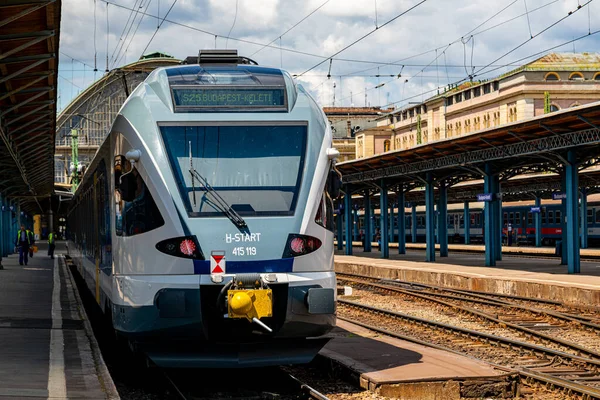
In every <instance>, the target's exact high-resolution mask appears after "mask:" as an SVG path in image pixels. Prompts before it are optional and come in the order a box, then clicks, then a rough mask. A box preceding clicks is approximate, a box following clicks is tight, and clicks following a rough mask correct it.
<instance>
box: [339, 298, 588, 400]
mask: <svg viewBox="0 0 600 400" xmlns="http://www.w3.org/2000/svg"><path fill="white" fill-rule="evenodd" d="M338 303H340V304H342V305H344V306H347V307H350V308H354V309H358V310H360V311H362V312H367V313H371V314H376V315H377V314H378V315H383V316H384V317H387V318H391V319H396V320H403V321H405V322H408V323H409V324H415V325H418V326H424V327H427V328H428V329H433V330H435V331H436V333H442V334H445V335H446V336H447V335H454V336H459V337H462V338H468V339H470V340H478V341H481V342H483V343H486V344H490V343H494V344H496V345H498V348H502V347H508V348H509V349H513V350H514V349H515V348H519V349H521V350H526V351H527V352H530V353H532V354H536V355H538V356H542V357H544V358H545V357H551V362H550V363H549V364H547V365H542V366H537V367H538V368H540V367H544V366H551V365H553V364H555V363H556V362H557V361H558V364H560V363H561V362H568V363H569V364H571V365H573V366H577V367H580V368H585V370H586V371H588V372H589V373H591V374H597V372H598V371H599V369H600V361H599V360H592V359H589V358H585V357H580V356H574V355H571V354H568V353H564V352H562V351H559V350H554V349H549V348H546V347H542V346H538V345H534V344H530V343H525V342H520V341H517V340H513V339H508V338H504V337H501V336H496V335H490V334H487V333H483V332H479V331H475V330H472V329H466V328H460V327H457V326H453V325H449V324H444V323H440V322H435V321H431V320H426V319H423V318H418V317H413V316H410V315H406V314H402V313H398V312H395V311H389V310H385V309H382V308H377V307H373V306H368V305H364V304H360V303H357V302H353V301H349V300H343V299H338ZM338 318H339V319H341V320H344V321H347V322H350V323H353V324H356V325H359V326H362V327H364V328H367V329H372V330H374V331H376V332H379V333H382V334H385V335H390V336H393V337H396V338H399V339H403V340H410V341H412V342H415V343H419V344H423V345H426V346H429V347H435V348H438V349H442V350H448V351H451V352H452V353H455V354H461V355H463V356H464V355H465V354H464V353H461V352H458V351H456V350H454V349H452V348H448V347H445V346H442V345H439V344H433V346H432V343H429V342H427V341H426V340H422V339H416V338H413V337H410V336H405V335H401V334H397V333H395V332H392V331H389V330H386V329H381V328H379V327H375V326H372V325H369V324H366V323H364V322H361V321H357V320H354V319H352V318H348V317H343V316H338ZM467 356H468V355H467ZM468 357H471V358H475V357H472V356H468ZM486 362H487V361H486ZM491 364H492V365H495V364H494V363H491ZM496 365H497V364H496ZM502 368H503V369H505V370H509V371H515V372H517V373H519V374H520V375H522V376H526V377H528V378H530V379H536V380H539V381H542V382H544V383H545V384H549V385H555V386H558V387H561V388H564V389H566V390H569V391H571V392H575V393H578V394H580V395H581V396H584V398H587V399H600V390H597V389H595V388H592V387H589V386H586V385H582V384H580V383H578V382H576V381H574V380H569V379H565V378H561V377H557V376H554V375H552V374H550V373H545V372H539V371H535V369H534V368H535V367H534V368H528V367H505V366H502ZM560 373H561V371H559V370H557V371H556V374H557V375H559V374H560ZM599 379H600V377H599ZM586 396H587V397H586Z"/></svg>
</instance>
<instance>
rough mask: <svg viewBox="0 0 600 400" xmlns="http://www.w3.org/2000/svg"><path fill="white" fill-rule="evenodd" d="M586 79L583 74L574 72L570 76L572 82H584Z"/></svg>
mask: <svg viewBox="0 0 600 400" xmlns="http://www.w3.org/2000/svg"><path fill="white" fill-rule="evenodd" d="M584 79H585V78H584V77H583V74H582V73H581V72H573V73H572V74H571V75H569V80H570V81H583V80H584Z"/></svg>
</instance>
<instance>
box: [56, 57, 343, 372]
mask: <svg viewBox="0 0 600 400" xmlns="http://www.w3.org/2000/svg"><path fill="white" fill-rule="evenodd" d="M337 155H338V153H337V151H336V150H335V149H333V148H332V135H331V130H330V127H329V126H328V122H327V118H326V117H325V115H324V113H323V111H322V110H321V108H320V107H319V105H318V104H317V103H316V102H315V100H314V99H313V98H312V97H311V96H310V95H309V94H308V93H307V92H306V91H305V90H304V89H303V88H302V87H301V86H299V85H296V84H295V83H294V81H293V79H292V78H291V76H290V75H289V74H288V73H287V72H285V71H283V70H280V69H276V68H265V67H261V66H258V65H256V63H254V62H252V61H251V60H249V59H247V58H244V57H238V56H237V52H235V51H233V52H231V51H211V52H200V55H199V57H197V58H196V57H188V59H187V60H186V62H184V63H183V64H182V65H180V66H174V67H166V68H159V69H157V70H155V71H153V72H152V73H151V74H150V75H149V76H148V78H147V79H146V80H145V81H144V82H143V83H142V84H140V85H139V86H138V87H137V88H136V89H135V91H133V93H132V94H131V95H130V96H129V98H128V99H127V101H126V102H125V104H124V105H123V107H122V108H121V110H120V112H119V114H118V116H117V118H116V120H115V121H114V123H113V125H112V128H111V131H110V134H109V135H108V137H107V138H106V140H105V141H104V143H103V144H102V146H101V147H100V149H99V150H98V152H97V154H96V156H95V157H94V159H93V161H92V162H91V163H90V165H89V166H88V167H87V169H86V173H85V175H84V177H83V179H82V182H81V184H80V186H79V188H78V190H77V191H76V193H75V194H74V197H73V200H72V206H71V208H70V210H69V214H68V218H67V232H68V249H69V254H70V256H71V257H72V259H73V260H74V263H75V265H76V266H77V269H78V271H79V273H80V274H81V276H83V277H84V279H85V282H86V284H87V286H88V288H89V289H90V291H91V292H92V293H93V294H94V295H95V297H96V300H97V302H98V304H99V306H100V307H101V309H102V310H103V312H104V313H105V314H107V316H108V317H109V320H110V321H111V322H112V325H113V327H114V329H115V331H116V332H117V333H118V335H120V336H121V337H123V338H125V339H126V340H127V341H128V342H129V343H130V344H131V345H132V346H133V347H134V348H135V349H139V350H141V351H142V352H143V353H145V354H146V355H147V356H148V357H149V359H151V360H152V361H153V362H154V363H155V364H156V365H159V366H167V367H206V366H210V367H235V366H265V365H276V364H289V363H304V362H308V361H310V360H311V359H312V358H313V357H314V355H315V354H316V352H317V351H318V350H319V349H320V348H321V347H322V346H323V345H324V344H325V343H326V339H321V338H318V337H319V336H321V335H323V334H325V333H327V332H328V331H329V330H331V329H332V327H333V326H334V325H335V321H336V317H335V310H336V292H335V287H336V280H335V273H334V270H333V201H332V198H334V197H336V196H338V195H339V193H338V192H339V185H340V176H339V174H338V173H337V171H335V169H334V168H333V163H334V162H335V158H336V157H337Z"/></svg>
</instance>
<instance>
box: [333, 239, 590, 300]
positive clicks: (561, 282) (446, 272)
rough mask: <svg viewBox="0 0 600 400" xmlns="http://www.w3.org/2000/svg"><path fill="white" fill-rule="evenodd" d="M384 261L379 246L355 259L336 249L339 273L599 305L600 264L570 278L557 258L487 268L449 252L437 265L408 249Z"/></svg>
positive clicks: (478, 257)
mask: <svg viewBox="0 0 600 400" xmlns="http://www.w3.org/2000/svg"><path fill="white" fill-rule="evenodd" d="M502 250H503V251H504V250H505V248H503V249H502ZM379 257H380V252H379V251H378V250H377V249H375V248H374V249H373V251H372V252H371V253H364V252H363V251H362V249H361V248H354V249H353V255H352V256H346V255H343V252H340V251H336V255H335V269H336V272H346V273H354V274H360V275H368V276H373V277H381V278H387V279H400V280H406V281H411V282H417V283H426V284H431V285H437V286H442V287H450V288H455V289H468V290H477V291H483V292H490V293H501V294H509V295H515V296H525V297H534V298H540V299H548V300H556V301H561V302H564V303H567V304H574V305H578V306H582V305H585V306H591V307H598V306H599V305H600V260H599V261H594V260H591V261H582V262H581V273H579V274H567V267H566V266H565V265H560V260H559V259H558V258H557V259H548V258H535V257H530V258H518V257H505V258H504V259H503V260H502V261H498V262H497V265H496V267H485V266H484V265H485V256H484V254H468V253H460V252H454V253H452V252H450V254H449V257H444V258H441V257H439V253H438V254H436V262H434V263H429V262H425V261H424V253H423V251H418V250H407V252H406V254H403V255H399V254H397V253H396V254H394V252H393V251H390V258H389V259H382V258H379Z"/></svg>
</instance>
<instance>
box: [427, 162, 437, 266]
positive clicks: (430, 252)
mask: <svg viewBox="0 0 600 400" xmlns="http://www.w3.org/2000/svg"><path fill="white" fill-rule="evenodd" d="M426 182H427V183H426V184H425V241H426V247H427V249H426V258H425V260H426V261H427V262H435V209H434V197H433V176H432V174H431V172H428V173H427V181H426Z"/></svg>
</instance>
